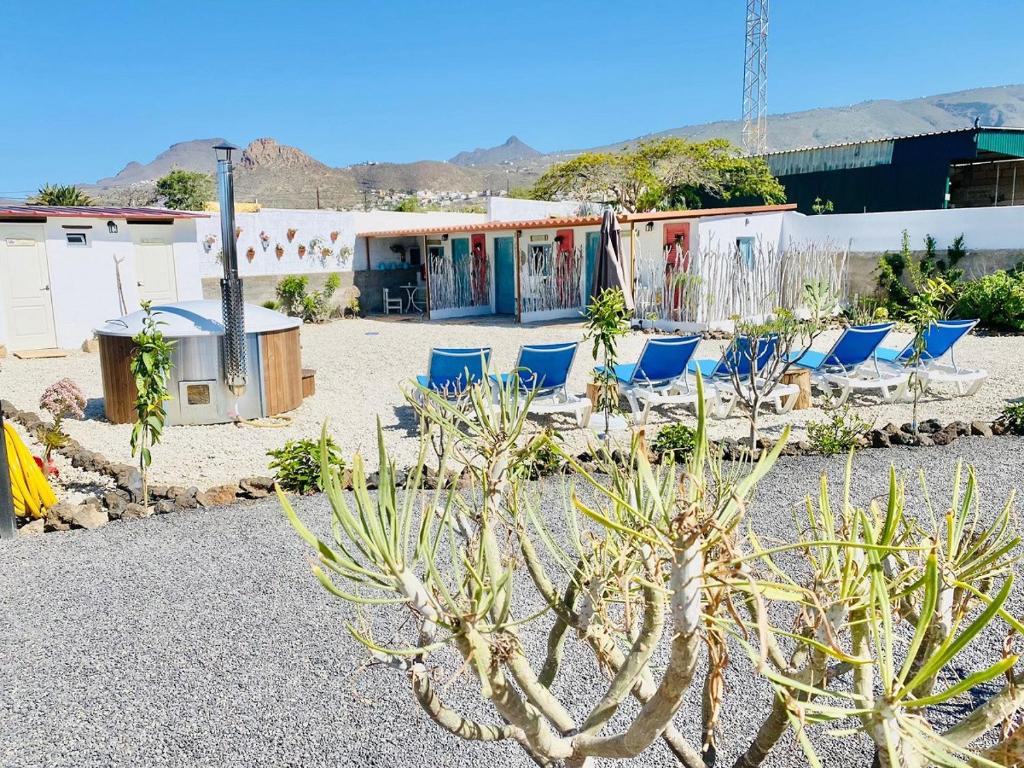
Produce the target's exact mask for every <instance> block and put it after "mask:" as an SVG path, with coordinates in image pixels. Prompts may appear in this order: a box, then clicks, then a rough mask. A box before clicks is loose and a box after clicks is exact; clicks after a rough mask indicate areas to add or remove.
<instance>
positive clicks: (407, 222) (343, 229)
mask: <svg viewBox="0 0 1024 768" xmlns="http://www.w3.org/2000/svg"><path fill="white" fill-rule="evenodd" d="M486 220H487V217H486V216H485V215H484V214H482V213H451V212H447V211H445V212H440V211H439V212H429V213H398V212H395V211H367V212H363V211H307V210H293V209H286V208H264V209H263V210H261V211H259V212H258V213H237V214H235V225H236V226H238V227H241V229H242V231H241V234H240V235H239V237H238V266H239V272H240V273H241V275H242V277H245V276H246V275H287V274H303V273H315V272H343V271H350V270H353V269H366V266H367V265H366V243H365V240H363V239H362V238H360V239H359V242H356V239H357V238H356V234H357V233H359V232H371V231H374V232H376V231H382V230H394V229H415V228H428V227H442V226H445V225H454V224H473V223H477V222H484V221H486ZM289 229H295V230H296V233H295V237H294V238H293V239H292V241H291V242H289V241H288V230H289ZM261 232H265V233H266V234H267V236H268V237H269V238H270V239H269V242H268V244H267V247H266V248H265V249H264V246H263V244H262V241H261V240H260V233H261ZM332 232H337V233H338V234H337V239H336V240H335V241H334V242H331V233H332ZM197 233H198V240H199V243H200V245H201V246H202V250H201V260H200V266H201V273H202V277H219V276H220V275H221V274H222V272H223V268H222V267H221V262H220V260H219V259H218V256H217V254H218V252H219V251H220V250H221V237H220V215H219V214H213V215H212V216H211V217H210V218H209V219H202V220H200V221H199V224H198V230H197ZM209 237H212V238H213V242H212V243H210V244H209V245H207V238H209ZM317 238H319V239H320V240H322V241H323V243H324V244H325V245H326V246H327V247H328V248H330V249H331V250H332V251H333V253H332V254H331V255H330V256H329V257H327V258H325V259H324V258H318V257H316V256H315V254H313V253H310V250H311V249H310V247H309V244H310V242H311V241H313V240H314V239H317ZM278 243H280V244H281V245H282V246H283V247H284V256H282V257H281V258H280V259H279V258H277V255H276V246H277V244H278ZM300 245H304V246H306V249H307V253H306V254H305V255H304V256H303V257H301V258H300V257H299V246H300ZM249 248H252V249H254V251H255V255H254V258H253V260H252V261H251V262H250V261H249V260H248V259H247V258H246V252H247V251H248V249H249ZM343 249H348V254H349V256H348V258H347V259H343V258H341V254H342V251H343ZM370 257H371V258H370V267H371V268H372V269H376V267H377V265H378V264H380V263H381V262H382V261H397V259H398V257H397V256H396V255H395V254H393V253H391V252H390V251H389V250H388V249H387V245H385V244H384V243H382V242H381V241H372V240H371V254H370Z"/></svg>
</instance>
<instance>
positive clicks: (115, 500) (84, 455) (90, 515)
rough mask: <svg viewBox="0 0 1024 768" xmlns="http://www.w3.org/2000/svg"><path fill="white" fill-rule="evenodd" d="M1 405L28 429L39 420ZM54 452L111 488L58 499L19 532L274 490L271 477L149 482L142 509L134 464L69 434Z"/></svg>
mask: <svg viewBox="0 0 1024 768" xmlns="http://www.w3.org/2000/svg"><path fill="white" fill-rule="evenodd" d="M0 408H2V409H3V413H4V418H5V419H9V420H10V421H13V422H17V423H18V424H20V425H21V426H22V427H24V428H25V429H27V430H28V431H30V432H33V431H35V430H36V429H37V428H39V427H40V426H42V425H43V423H44V422H43V420H42V419H41V418H40V417H39V415H38V414H36V413H33V412H32V411H22V410H20V409H18V408H17V407H16V406H14V405H13V404H12V403H11V402H10V401H8V400H0ZM57 452H58V453H60V454H61V455H62V456H64V458H66V459H68V461H70V462H71V465H72V466H73V467H76V468H77V469H83V470H85V471H87V472H95V473H96V474H100V475H105V476H106V477H109V478H111V479H112V480H113V481H114V488H113V489H112V490H109V491H106V492H105V493H103V494H102V495H100V496H94V497H92V498H89V499H86V500H85V501H83V502H82V503H81V504H67V503H64V502H59V503H58V504H57V505H56V506H54V507H53V508H51V509H50V510H48V512H47V515H46V517H44V518H39V519H38V520H31V521H29V522H27V523H25V524H23V525H22V526H21V527H20V528H19V531H22V532H24V533H26V534H31V533H43V532H44V531H66V530H69V529H71V528H87V529H94V528H99V527H101V526H103V525H106V523H107V522H109V521H110V520H140V519H142V518H144V517H150V516H152V515H154V514H157V515H161V514H167V513H168V512H174V511H176V510H179V509H195V508H196V507H203V508H208V507H217V506H226V505H229V504H235V503H238V502H242V501H252V500H256V499H263V498H266V497H267V496H269V495H270V494H271V493H273V491H274V479H273V478H272V477H245V478H242V479H241V480H239V481H238V482H237V483H234V484H229V485H218V486H214V487H212V488H208V489H207V490H205V491H201V490H199V488H197V487H196V486H189V487H184V486H175V485H171V486H168V485H151V486H150V487H149V498H150V507H149V509H146V508H145V507H143V506H142V504H141V501H142V473H141V472H139V470H138V468H137V467H134V466H132V465H130V464H118V463H115V462H112V461H110V460H109V459H107V458H106V457H104V456H103V455H102V454H100V453H97V452H95V451H90V450H88V449H86V448H83V447H82V445H81V444H80V443H79V442H78V441H77V440H75V439H73V438H69V439H68V442H67V444H66V445H65V446H64V447H63V448H60V449H58V451H57ZM26 529H28V530H26Z"/></svg>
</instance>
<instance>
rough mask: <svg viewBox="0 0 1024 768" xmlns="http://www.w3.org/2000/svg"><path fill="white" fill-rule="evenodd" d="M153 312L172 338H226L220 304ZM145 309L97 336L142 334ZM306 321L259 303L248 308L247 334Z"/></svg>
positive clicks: (182, 305) (176, 306) (189, 304)
mask: <svg viewBox="0 0 1024 768" xmlns="http://www.w3.org/2000/svg"><path fill="white" fill-rule="evenodd" d="M153 312H154V314H156V316H157V320H159V321H160V322H161V323H163V325H161V326H160V330H161V331H162V332H163V334H164V336H167V337H168V338H175V339H181V338H186V337H189V336H222V335H223V334H224V321H223V319H222V318H221V306H220V301H217V300H215V299H204V300H201V301H178V302H175V303H173V304H154V305H153ZM145 316H146V315H145V313H144V312H143V311H142V310H139V311H138V312H132V313H131V314H130V315H125V316H124V317H119V318H117V319H115V320H108V321H107V322H105V323H104V324H103V325H101V326H100V327H99V328H97V329H96V333H97V334H98V335H100V336H134V335H135V334H137V333H139V332H141V331H142V321H143V319H144V318H145ZM300 325H302V321H301V320H300V319H299V318H297V317H288V315H283V314H281V313H280V312H275V311H274V310H272V309H267V308H266V307H260V306H257V305H255V304H246V305H245V332H246V333H247V334H248V333H269V332H272V331H286V330H288V329H290V328H298V327H299V326H300Z"/></svg>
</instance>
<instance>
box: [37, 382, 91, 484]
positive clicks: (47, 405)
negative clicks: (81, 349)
mask: <svg viewBox="0 0 1024 768" xmlns="http://www.w3.org/2000/svg"><path fill="white" fill-rule="evenodd" d="M85 403H86V401H85V395H83V394H82V390H81V389H79V388H78V385H77V384H75V382H73V381H72V380H71V379H69V378H66V377H65V378H63V379H61V380H60V381H58V382H55V383H53V384H51V385H50V386H48V387H47V388H46V390H45V391H44V392H43V394H42V396H41V397H40V398H39V407H40V408H42V409H43V410H44V411H46V412H47V413H49V414H50V415H51V416H52V417H53V424H52V425H49V426H45V425H44V426H43V427H41V428H40V429H39V432H38V434H37V437H38V438H39V442H41V443H42V444H43V448H44V450H45V453H44V454H43V463H44V464H46V465H49V464H50V457H51V456H52V455H53V452H54V451H55V450H57V449H58V448H63V447H64V446H65V445H67V442H68V436H67V434H66V433H65V432H64V429H63V423H64V419H65V418H68V417H71V418H73V419H81V418H84V417H85Z"/></svg>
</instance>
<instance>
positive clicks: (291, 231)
mask: <svg viewBox="0 0 1024 768" xmlns="http://www.w3.org/2000/svg"><path fill="white" fill-rule="evenodd" d="M298 231H299V230H297V229H289V230H288V242H289V243H290V242H291V241H292V240H294V239H295V233H296V232H298Z"/></svg>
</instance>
